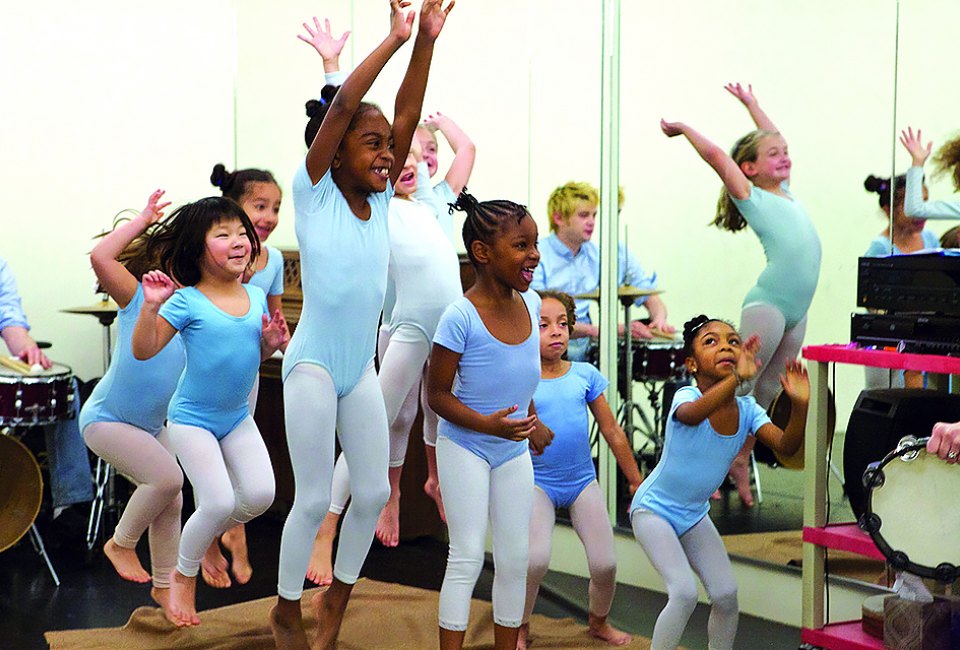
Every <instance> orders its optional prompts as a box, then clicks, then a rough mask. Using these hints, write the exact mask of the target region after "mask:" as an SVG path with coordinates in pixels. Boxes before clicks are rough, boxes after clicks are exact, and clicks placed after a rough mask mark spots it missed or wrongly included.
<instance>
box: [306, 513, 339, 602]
mask: <svg viewBox="0 0 960 650" xmlns="http://www.w3.org/2000/svg"><path fill="white" fill-rule="evenodd" d="M339 519H340V517H339V515H335V514H333V513H329V512H328V513H327V516H326V517H325V518H324V520H323V523H322V524H320V530H318V531H317V538H316V539H315V540H313V550H312V551H311V552H310V564H308V565H307V580H309V581H310V582H312V583H314V584H315V585H317V586H320V587H329V586H330V584H331V583H332V582H333V540H334V539H335V538H336V536H337V521H338V520H339Z"/></svg>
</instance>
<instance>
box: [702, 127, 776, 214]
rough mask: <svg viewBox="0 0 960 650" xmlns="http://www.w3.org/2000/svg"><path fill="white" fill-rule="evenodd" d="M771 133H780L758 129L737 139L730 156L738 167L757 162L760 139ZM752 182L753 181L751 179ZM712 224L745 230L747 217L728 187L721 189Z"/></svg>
mask: <svg viewBox="0 0 960 650" xmlns="http://www.w3.org/2000/svg"><path fill="white" fill-rule="evenodd" d="M770 135H780V134H779V133H777V132H776V131H765V130H763V129H757V130H756V131H751V132H750V133H748V134H746V135H745V136H743V137H742V138H740V139H739V140H737V142H736V144H734V145H733V149H731V150H730V157H731V158H733V162H735V163H737V167H740V166H741V165H742V164H743V163H745V162H756V161H757V156H758V155H759V153H760V141H761V140H763V139H764V138H766V137H767V136H770ZM751 182H753V181H752V180H751ZM710 225H712V226H716V227H717V228H723V229H725V230H729V231H730V232H737V231H738V230H743V229H744V228H745V227H746V225H747V221H746V219H744V218H743V215H742V214H740V210H738V209H737V206H736V204H735V203H734V202H733V197H731V196H730V192H728V191H727V188H726V187H724V188H723V189H722V190H720V199H719V200H718V201H717V215H716V216H715V217H714V219H713V221H712V222H711V224H710Z"/></svg>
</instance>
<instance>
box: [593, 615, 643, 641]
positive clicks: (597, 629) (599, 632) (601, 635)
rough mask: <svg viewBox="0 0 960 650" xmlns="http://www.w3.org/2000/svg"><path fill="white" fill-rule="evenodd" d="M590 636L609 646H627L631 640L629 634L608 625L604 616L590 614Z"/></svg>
mask: <svg viewBox="0 0 960 650" xmlns="http://www.w3.org/2000/svg"><path fill="white" fill-rule="evenodd" d="M589 629H590V636H592V637H594V638H597V639H600V640H601V641H606V642H607V643H609V644H610V645H627V644H628V643H630V641H632V640H633V637H631V636H630V635H629V634H627V633H626V632H624V631H622V630H618V629H617V628H615V627H613V626H612V625H610V623H608V622H607V617H606V616H594V615H593V614H590V628H589Z"/></svg>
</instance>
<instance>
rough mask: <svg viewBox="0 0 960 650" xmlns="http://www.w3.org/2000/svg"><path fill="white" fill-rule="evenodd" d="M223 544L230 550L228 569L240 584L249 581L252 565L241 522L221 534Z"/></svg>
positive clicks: (244, 530)
mask: <svg viewBox="0 0 960 650" xmlns="http://www.w3.org/2000/svg"><path fill="white" fill-rule="evenodd" d="M220 539H222V540H223V545H224V546H226V547H227V550H228V551H230V571H232V572H233V577H234V578H236V579H237V582H238V583H239V584H241V585H245V584H247V583H248V582H250V577H251V576H253V567H252V566H250V558H249V557H248V556H247V531H246V529H245V527H244V525H243V524H237V525H236V526H234V527H233V528H231V529H229V530H228V531H227V532H225V533H224V534H223V537H221V538H220Z"/></svg>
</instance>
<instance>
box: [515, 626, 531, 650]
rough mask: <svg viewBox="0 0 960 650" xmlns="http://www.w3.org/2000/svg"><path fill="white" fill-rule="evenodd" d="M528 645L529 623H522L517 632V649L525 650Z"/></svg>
mask: <svg viewBox="0 0 960 650" xmlns="http://www.w3.org/2000/svg"><path fill="white" fill-rule="evenodd" d="M529 647H530V624H529V623H524V624H523V625H521V626H520V629H519V631H518V632H517V650H527V648H529Z"/></svg>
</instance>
